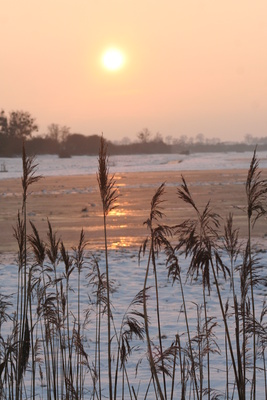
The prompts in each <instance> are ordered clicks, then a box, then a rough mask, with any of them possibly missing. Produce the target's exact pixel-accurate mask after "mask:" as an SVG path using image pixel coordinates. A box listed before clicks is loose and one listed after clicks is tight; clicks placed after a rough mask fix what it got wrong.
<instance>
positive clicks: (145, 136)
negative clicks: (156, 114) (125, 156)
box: [137, 128, 151, 143]
mask: <svg viewBox="0 0 267 400" xmlns="http://www.w3.org/2000/svg"><path fill="white" fill-rule="evenodd" d="M137 137H138V139H139V140H140V142H142V143H148V142H149V140H150V137H151V132H150V130H149V129H147V128H144V129H142V131H140V132H138V134H137Z"/></svg>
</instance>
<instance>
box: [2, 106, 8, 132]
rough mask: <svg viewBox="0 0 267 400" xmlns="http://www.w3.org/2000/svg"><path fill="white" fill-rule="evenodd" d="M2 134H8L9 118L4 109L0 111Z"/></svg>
mask: <svg viewBox="0 0 267 400" xmlns="http://www.w3.org/2000/svg"><path fill="white" fill-rule="evenodd" d="M0 134H3V135H7V134H8V120H7V116H6V114H5V111H4V110H1V112H0Z"/></svg>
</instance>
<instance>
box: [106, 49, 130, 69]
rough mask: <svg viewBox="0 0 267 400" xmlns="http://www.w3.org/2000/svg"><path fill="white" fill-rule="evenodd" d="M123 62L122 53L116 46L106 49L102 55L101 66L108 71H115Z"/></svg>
mask: <svg viewBox="0 0 267 400" xmlns="http://www.w3.org/2000/svg"><path fill="white" fill-rule="evenodd" d="M124 62H125V58H124V55H123V53H122V52H121V51H120V50H118V49H116V48H110V49H108V50H106V51H105V53H104V54H103V57H102V63H103V66H104V67H105V68H106V69H108V70H109V71H117V70H119V69H121V68H122V67H123V64H124Z"/></svg>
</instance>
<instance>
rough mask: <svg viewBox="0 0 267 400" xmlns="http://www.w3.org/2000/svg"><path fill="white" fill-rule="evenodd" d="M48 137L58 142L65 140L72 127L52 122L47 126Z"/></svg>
mask: <svg viewBox="0 0 267 400" xmlns="http://www.w3.org/2000/svg"><path fill="white" fill-rule="evenodd" d="M47 131H48V135H47V136H48V137H49V138H50V139H53V140H56V141H57V142H65V141H66V139H67V137H68V136H69V135H70V128H69V127H68V126H65V125H64V126H60V125H59V124H50V125H48V127H47Z"/></svg>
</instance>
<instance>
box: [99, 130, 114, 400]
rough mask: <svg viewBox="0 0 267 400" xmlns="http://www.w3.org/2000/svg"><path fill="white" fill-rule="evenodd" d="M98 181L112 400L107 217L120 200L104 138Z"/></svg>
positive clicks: (101, 144)
mask: <svg viewBox="0 0 267 400" xmlns="http://www.w3.org/2000/svg"><path fill="white" fill-rule="evenodd" d="M97 181H98V186H99V190H100V196H101V201H102V210H103V226H104V243H105V260H106V279H107V313H108V316H107V317H108V376H109V399H110V400H112V392H113V389H112V369H111V360H112V355H111V318H112V315H111V309H110V286H109V263H108V241H107V216H108V214H109V213H110V211H112V210H113V209H114V208H115V207H116V205H115V203H116V200H117V198H118V194H117V190H116V188H115V180H114V176H109V168H108V156H107V145H106V143H105V140H104V138H103V136H102V137H101V140H100V149H99V157H98V174H97Z"/></svg>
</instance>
